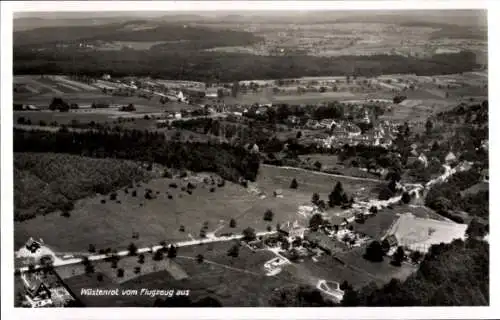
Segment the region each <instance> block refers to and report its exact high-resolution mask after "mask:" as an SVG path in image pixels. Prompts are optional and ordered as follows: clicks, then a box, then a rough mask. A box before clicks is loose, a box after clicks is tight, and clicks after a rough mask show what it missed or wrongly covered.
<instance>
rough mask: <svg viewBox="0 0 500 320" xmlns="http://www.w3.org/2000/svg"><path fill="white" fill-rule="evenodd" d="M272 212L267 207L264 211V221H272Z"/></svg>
mask: <svg viewBox="0 0 500 320" xmlns="http://www.w3.org/2000/svg"><path fill="white" fill-rule="evenodd" d="M273 217H274V213H273V212H272V211H271V210H269V209H267V211H266V212H265V213H264V220H265V221H273Z"/></svg>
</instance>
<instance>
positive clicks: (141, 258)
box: [137, 253, 145, 264]
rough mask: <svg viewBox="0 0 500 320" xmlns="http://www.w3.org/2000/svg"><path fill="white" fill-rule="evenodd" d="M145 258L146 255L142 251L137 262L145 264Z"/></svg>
mask: <svg viewBox="0 0 500 320" xmlns="http://www.w3.org/2000/svg"><path fill="white" fill-rule="evenodd" d="M144 259H145V256H144V254H143V253H141V254H140V255H139V258H138V259H137V262H138V263H140V264H143V263H144Z"/></svg>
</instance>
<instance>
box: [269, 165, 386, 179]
mask: <svg viewBox="0 0 500 320" xmlns="http://www.w3.org/2000/svg"><path fill="white" fill-rule="evenodd" d="M261 166H263V167H276V168H282V169H287V170H296V171H303V172H308V173H312V174H317V175H323V176H330V177H336V178H346V179H350V180H358V181H370V182H383V181H384V180H381V179H372V178H361V177H353V176H345V175H342V174H334V173H327V172H321V171H313V170H308V169H303V168H297V167H288V166H274V165H271V164H261Z"/></svg>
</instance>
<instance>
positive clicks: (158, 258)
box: [153, 249, 163, 261]
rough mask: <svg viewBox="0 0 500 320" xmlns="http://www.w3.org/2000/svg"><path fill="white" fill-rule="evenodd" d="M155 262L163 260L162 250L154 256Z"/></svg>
mask: <svg viewBox="0 0 500 320" xmlns="http://www.w3.org/2000/svg"><path fill="white" fill-rule="evenodd" d="M153 260H154V261H161V260H163V250H161V249H158V250H156V251H155V253H154V255H153Z"/></svg>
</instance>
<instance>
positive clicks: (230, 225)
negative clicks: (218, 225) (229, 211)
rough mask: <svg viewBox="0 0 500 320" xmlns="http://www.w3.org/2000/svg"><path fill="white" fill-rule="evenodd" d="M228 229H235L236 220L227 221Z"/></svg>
mask: <svg viewBox="0 0 500 320" xmlns="http://www.w3.org/2000/svg"><path fill="white" fill-rule="evenodd" d="M229 227H230V228H236V220H234V219H231V220H230V221H229Z"/></svg>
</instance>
